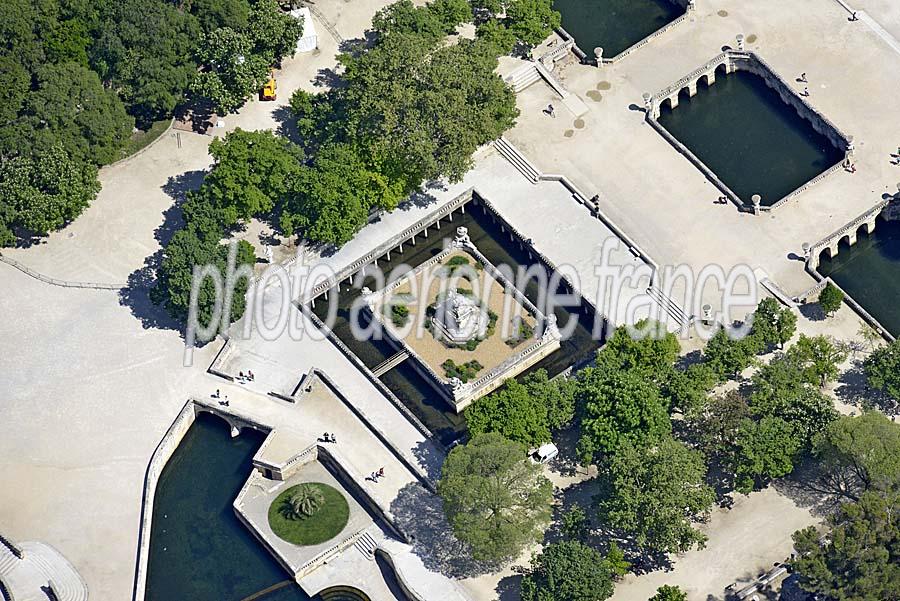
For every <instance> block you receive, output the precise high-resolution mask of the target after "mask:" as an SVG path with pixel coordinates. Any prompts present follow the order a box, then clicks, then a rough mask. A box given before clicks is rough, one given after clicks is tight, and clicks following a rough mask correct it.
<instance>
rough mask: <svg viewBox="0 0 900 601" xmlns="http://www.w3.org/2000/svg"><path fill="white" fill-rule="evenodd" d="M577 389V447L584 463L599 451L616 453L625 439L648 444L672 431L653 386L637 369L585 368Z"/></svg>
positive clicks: (634, 442)
mask: <svg viewBox="0 0 900 601" xmlns="http://www.w3.org/2000/svg"><path fill="white" fill-rule="evenodd" d="M576 390H577V391H576V400H577V403H578V405H579V406H580V407H583V413H584V415H583V417H582V420H581V440H580V441H579V442H578V450H579V455H580V456H581V457H582V460H583V461H584V462H585V463H588V462H589V461H590V460H591V459H592V458H597V456H598V454H600V453H615V452H617V449H618V448H619V447H620V446H621V445H622V444H623V443H624V442H625V441H628V442H630V443H632V444H633V445H635V446H637V447H647V446H651V445H653V444H655V443H656V442H658V441H659V440H660V439H661V438H663V437H664V436H666V435H667V434H669V432H671V430H672V424H671V422H670V421H669V416H668V414H667V412H666V408H665V407H664V406H663V403H662V400H660V398H659V392H658V390H657V388H656V386H654V385H653V384H652V383H651V382H649V381H647V380H646V379H645V378H644V377H643V376H642V375H641V374H640V373H639V372H637V371H611V372H610V371H603V370H601V369H600V368H587V369H585V370H583V371H582V372H581V374H580V375H579V379H578V386H577V389H576Z"/></svg>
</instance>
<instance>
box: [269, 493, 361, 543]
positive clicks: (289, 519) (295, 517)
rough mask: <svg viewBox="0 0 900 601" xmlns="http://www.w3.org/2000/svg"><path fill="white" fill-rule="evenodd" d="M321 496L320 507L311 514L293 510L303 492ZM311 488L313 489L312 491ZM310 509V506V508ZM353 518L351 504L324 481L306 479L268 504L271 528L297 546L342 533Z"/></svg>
mask: <svg viewBox="0 0 900 601" xmlns="http://www.w3.org/2000/svg"><path fill="white" fill-rule="evenodd" d="M303 488H307V490H306V491H305V492H306V493H307V496H311V497H313V498H315V499H318V500H319V501H320V503H318V504H319V505H320V506H319V507H317V508H316V509H315V510H314V511H312V512H311V513H310V514H309V515H304V514H303V513H302V512H298V511H295V510H294V509H293V507H294V506H293V505H292V500H293V499H295V498H296V495H297V494H298V493H299V492H301V489H303ZM309 489H312V490H309ZM307 509H309V508H308V507H307ZM349 518H350V505H349V504H348V503H347V499H346V498H344V495H343V494H341V492H340V491H339V490H337V489H336V488H334V487H332V486H329V485H327V484H323V483H321V482H304V483H303V484H298V485H296V486H291V487H290V488H287V489H285V490H283V491H282V492H281V494H279V495H278V496H277V497H275V500H274V501H272V504H271V505H269V527H270V528H271V529H272V532H274V533H275V534H276V535H277V536H278V538H280V539H282V540H285V541H287V542H289V543H293V544H295V545H318V544H320V543H324V542H325V541H328V540H331V539H332V538H334V537H335V536H337V535H338V534H340V533H341V530H343V529H344V526H346V525H347V520H348V519H349Z"/></svg>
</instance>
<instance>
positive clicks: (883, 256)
mask: <svg viewBox="0 0 900 601" xmlns="http://www.w3.org/2000/svg"><path fill="white" fill-rule="evenodd" d="M818 271H819V273H821V274H822V275H825V276H831V278H832V279H833V280H834V281H835V282H837V283H838V285H839V286H840V287H841V288H843V289H844V290H845V291H846V292H847V294H849V295H850V296H852V297H853V298H854V299H855V300H856V302H858V303H859V304H860V305H862V306H863V308H864V309H865V310H866V311H868V312H869V313H870V314H871V315H872V317H874V318H875V319H877V320H878V321H879V323H881V325H883V326H884V327H885V328H887V330H888V331H889V332H890V333H891V334H893V335H894V336H897V337H900V222H897V221H879V222H878V225H877V226H876V227H875V231H874V232H872V235H868V234H865V233H863V232H862V231H860V232H859V237H858V239H857V242H856V244H854V245H853V246H849V247H848V246H845V245H844V244H842V245H841V247H840V249H839V252H838V255H837V256H836V257H835V258H834V259H829V258H827V257H826V256H825V255H822V258H821V260H820V263H819V270H818Z"/></svg>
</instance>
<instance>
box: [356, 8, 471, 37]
mask: <svg viewBox="0 0 900 601" xmlns="http://www.w3.org/2000/svg"><path fill="white" fill-rule="evenodd" d="M471 19H472V7H471V5H470V4H469V2H468V0H433V1H432V2H431V3H430V4H427V5H425V6H418V7H417V6H415V5H414V4H413V3H412V1H411V0H399V2H394V3H392V4H388V5H387V6H386V7H385V8H383V9H381V10H380V11H378V12H377V13H375V16H374V17H373V18H372V29H374V30H375V31H377V32H378V34H379V36H381V37H382V38H383V37H386V36H390V35H396V34H416V35H421V36H424V37H426V38H430V39H434V40H436V39H439V38H442V37H443V36H445V35H447V34H449V33H453V31H454V30H455V29H456V27H457V26H458V25H459V24H460V23H463V22H466V21H470V20H471Z"/></svg>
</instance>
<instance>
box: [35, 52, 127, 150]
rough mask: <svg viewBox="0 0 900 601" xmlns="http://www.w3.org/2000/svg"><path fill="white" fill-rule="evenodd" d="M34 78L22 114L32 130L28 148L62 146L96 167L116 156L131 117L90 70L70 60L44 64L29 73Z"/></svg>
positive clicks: (114, 95) (44, 148)
mask: <svg viewBox="0 0 900 601" xmlns="http://www.w3.org/2000/svg"><path fill="white" fill-rule="evenodd" d="M35 79H36V81H37V85H36V89H35V90H34V92H33V93H31V94H30V95H29V96H28V97H27V98H26V100H25V108H24V115H23V119H24V120H25V121H26V122H27V123H29V125H30V126H31V127H32V128H33V135H34V140H33V143H32V144H29V147H31V148H34V149H39V150H46V149H48V148H50V147H51V146H54V145H56V144H62V146H63V148H64V149H65V151H66V152H68V153H69V154H71V155H72V156H73V158H78V159H83V160H88V161H91V162H93V163H96V164H98V165H103V164H106V163H110V162H112V161H114V160H116V159H117V158H119V156H120V154H119V151H120V149H121V148H122V145H123V144H124V143H125V140H126V139H127V138H128V136H129V135H131V128H132V127H133V126H134V121H133V119H131V117H129V116H128V114H127V113H126V112H125V107H124V106H123V105H122V102H121V101H120V100H119V99H118V97H117V96H116V94H115V92H113V91H112V90H106V89H104V88H103V85H102V84H101V83H100V78H99V77H97V74H96V73H94V72H93V71H91V70H90V69H88V68H87V67H85V66H83V65H79V64H77V63H72V62H69V63H61V64H48V65H45V66H43V67H40V68H39V69H38V70H37V71H36V72H35ZM23 154H26V152H23Z"/></svg>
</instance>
